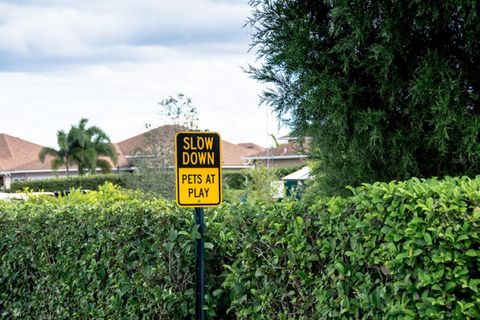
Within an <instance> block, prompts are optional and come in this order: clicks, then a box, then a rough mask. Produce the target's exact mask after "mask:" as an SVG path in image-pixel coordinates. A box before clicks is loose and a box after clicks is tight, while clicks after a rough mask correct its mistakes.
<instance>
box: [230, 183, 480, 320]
mask: <svg viewBox="0 0 480 320" xmlns="http://www.w3.org/2000/svg"><path fill="white" fill-rule="evenodd" d="M354 193H355V194H354V196H352V197H348V198H330V199H323V200H319V201H318V202H317V203H316V204H315V205H313V206H311V207H308V208H305V207H302V206H299V205H298V204H296V205H295V204H291V203H287V204H283V205H278V206H277V207H275V208H270V209H267V210H265V209H264V210H262V211H260V210H258V211H257V214H256V215H255V216H254V217H253V216H252V217H251V218H250V219H247V220H245V221H241V222H240V224H239V225H238V226H237V227H236V228H235V227H234V228H232V232H235V235H233V236H232V239H233V241H235V242H236V248H237V249H240V250H239V251H238V252H237V253H236V258H235V262H234V263H233V264H232V265H231V266H230V267H229V272H228V273H227V275H226V280H225V281H224V286H226V288H228V289H229V290H230V291H231V292H230V294H231V297H232V301H231V304H232V311H233V312H234V313H235V314H236V315H237V317H238V318H239V319H336V318H344V319H380V318H386V319H419V318H428V319H469V318H470V319H479V318H480V292H479V285H480V238H479V232H480V229H479V227H480V178H477V179H476V180H470V179H469V178H458V179H450V178H447V179H446V180H444V181H437V180H435V179H432V180H426V181H419V180H418V179H412V180H409V181H406V182H392V183H388V184H387V183H376V184H373V185H364V186H362V187H360V188H358V189H355V190H354ZM297 205H298V207H297ZM236 214H238V212H237V213H236Z"/></svg>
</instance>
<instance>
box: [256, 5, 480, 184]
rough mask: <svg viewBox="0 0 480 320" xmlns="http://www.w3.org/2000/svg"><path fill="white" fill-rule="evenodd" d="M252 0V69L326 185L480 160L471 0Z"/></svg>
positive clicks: (479, 43) (479, 72) (479, 37)
mask: <svg viewBox="0 0 480 320" xmlns="http://www.w3.org/2000/svg"><path fill="white" fill-rule="evenodd" d="M250 5H251V7H252V8H253V13H252V16H251V18H250V21H249V24H250V26H252V27H253V30H254V34H253V42H252V45H253V47H255V48H256V49H257V53H258V57H259V58H260V59H259V61H261V65H260V66H258V67H251V68H250V69H249V72H250V73H251V74H252V75H253V77H254V78H256V79H258V80H260V81H262V82H265V83H269V84H273V85H274V86H270V88H271V89H270V90H267V91H266V92H264V95H263V99H264V101H265V102H266V103H268V104H270V105H272V106H273V108H274V110H275V111H276V112H277V113H278V115H279V117H281V118H282V119H283V120H284V121H286V122H287V123H288V124H289V125H291V126H292V128H293V130H294V133H295V134H297V135H299V136H304V137H308V138H309V139H310V149H311V155H312V158H314V159H316V160H318V168H319V169H318V170H319V173H320V174H318V177H320V179H321V182H322V185H323V186H324V188H325V190H328V189H330V193H332V192H333V193H338V192H340V190H345V189H344V186H345V185H358V184H359V183H362V182H372V181H377V180H392V179H406V178H409V177H411V176H417V177H428V176H443V175H463V174H466V175H474V174H477V173H479V172H480V170H479V169H480V145H479V143H478V142H479V134H480V116H479V112H480V105H479V103H480V102H479V88H480V19H479V12H480V7H479V6H480V5H479V2H478V1H458V0H457V1H455V0H446V1H425V0H406V1H378V0H350V1H345V0H339V1H332V0H329V1H319V0H252V1H250ZM329 187H331V188H329Z"/></svg>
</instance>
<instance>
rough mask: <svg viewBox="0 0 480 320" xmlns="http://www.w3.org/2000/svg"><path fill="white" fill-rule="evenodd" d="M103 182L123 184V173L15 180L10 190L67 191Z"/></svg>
mask: <svg viewBox="0 0 480 320" xmlns="http://www.w3.org/2000/svg"><path fill="white" fill-rule="evenodd" d="M105 182H111V183H113V184H116V185H119V186H124V185H125V181H124V175H123V174H114V173H111V174H98V175H91V176H90V175H89V176H75V177H70V178H55V179H43V180H27V181H15V182H13V183H12V185H11V187H10V191H11V192H16V191H22V190H24V189H25V188H28V189H29V190H32V191H47V192H54V191H67V190H70V189H87V190H97V189H98V186H100V185H102V184H104V183H105Z"/></svg>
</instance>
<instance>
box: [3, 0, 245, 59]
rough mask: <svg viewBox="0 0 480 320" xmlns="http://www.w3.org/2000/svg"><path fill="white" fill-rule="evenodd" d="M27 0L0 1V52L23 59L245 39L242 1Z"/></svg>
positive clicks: (79, 55)
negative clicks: (24, 0) (26, 0)
mask: <svg viewBox="0 0 480 320" xmlns="http://www.w3.org/2000/svg"><path fill="white" fill-rule="evenodd" d="M31 3H32V4H12V3H0V50H3V51H5V52H8V53H10V54H16V55H20V56H23V57H25V56H34V55H41V56H53V57H73V58H75V57H88V56H95V55H96V54H97V53H98V51H103V52H105V51H108V50H109V49H112V48H113V49H114V48H116V47H117V46H144V45H158V46H163V47H173V46H178V45H185V44H190V43H193V44H195V43H215V42H217V43H218V42H225V43H229V42H231V43H234V42H238V41H239V40H241V41H242V42H244V43H245V42H246V41H248V38H247V31H246V30H244V29H243V30H242V28H241V24H242V23H243V22H242V21H243V20H244V19H245V17H246V15H247V14H248V10H249V9H248V6H247V5H246V4H233V5H232V4H227V3H214V2H209V1H205V0H194V1H192V0H188V1H187V0H169V1H157V0H155V1H153V0H141V1H139V0H136V1H133V0H131V1H100V2H99V1H92V0H87V1H81V2H75V3H76V4H75V5H72V4H70V3H69V2H67V3H65V2H63V3H62V2H60V3H57V4H56V5H53V1H50V2H49V3H50V5H46V4H43V5H38V4H36V5H33V3H34V2H33V1H32V2H31ZM67 4H70V5H67ZM111 53H112V54H114V53H115V52H114V51H111ZM116 55H117V56H118V55H119V53H118V52H117V53H116Z"/></svg>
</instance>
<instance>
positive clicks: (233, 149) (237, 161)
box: [117, 125, 265, 166]
mask: <svg viewBox="0 0 480 320" xmlns="http://www.w3.org/2000/svg"><path fill="white" fill-rule="evenodd" d="M183 130H184V129H183V128H181V127H178V126H174V125H166V126H161V127H158V128H156V129H152V130H150V131H147V132H144V133H141V134H139V135H136V136H134V137H132V138H129V139H127V140H123V141H121V142H119V143H117V145H118V147H119V148H120V150H121V152H122V153H123V154H124V155H125V156H135V155H140V154H142V153H144V152H143V151H144V150H145V152H149V151H151V149H152V148H151V147H150V145H151V144H152V143H155V144H158V145H161V144H165V143H168V144H169V145H170V147H171V148H172V150H173V137H174V136H175V133H177V132H180V131H183ZM151 140H155V142H152V141H151ZM262 150H265V148H263V147H261V146H259V145H256V144H254V143H239V144H233V143H230V142H228V141H225V140H222V162H223V166H244V165H245V161H244V160H242V157H246V156H248V155H251V154H254V153H257V152H260V151H262Z"/></svg>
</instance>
